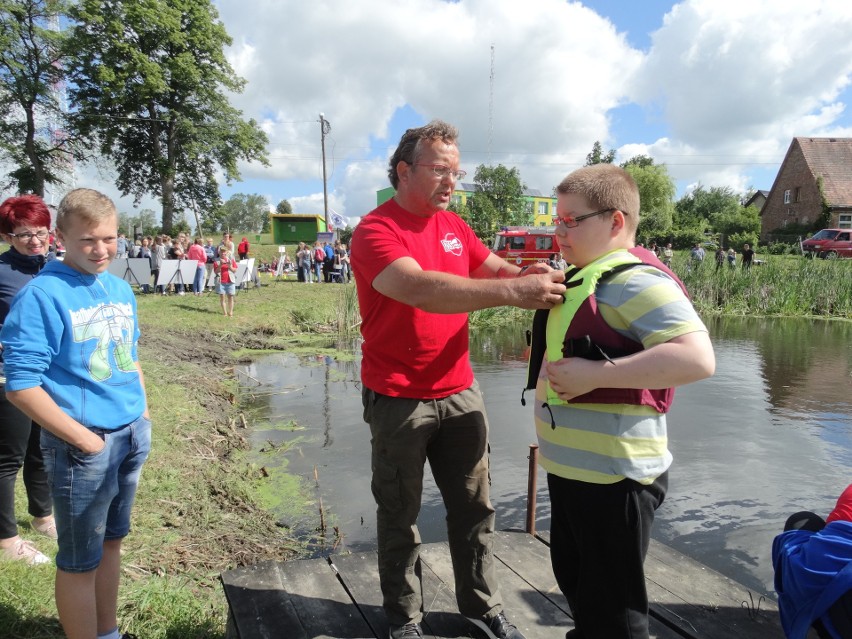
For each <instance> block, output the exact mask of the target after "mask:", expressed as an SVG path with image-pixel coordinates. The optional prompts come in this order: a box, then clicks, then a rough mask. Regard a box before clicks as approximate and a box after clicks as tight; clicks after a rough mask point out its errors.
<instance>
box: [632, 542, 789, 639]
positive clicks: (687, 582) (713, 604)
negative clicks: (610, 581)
mask: <svg viewBox="0 0 852 639" xmlns="http://www.w3.org/2000/svg"><path fill="white" fill-rule="evenodd" d="M645 577H646V581H647V583H648V597H649V600H650V601H651V604H652V609H653V610H654V612H655V614H657V615H659V617H660V618H661V619H667V620H669V621H673V622H676V623H678V625H682V623H683V620H688V625H689V627H691V628H693V629H694V633H695V634H696V635H699V636H701V637H702V638H703V637H706V638H707V639H717V638H718V639H728V638H729V637H738V638H740V639H775V638H778V639H783V637H784V632H783V630H782V629H781V624H780V619H779V617H778V607H777V604H776V603H775V601H774V600H773V599H772V598H771V597H769V596H768V595H764V594H763V593H751V594H749V592H750V591H749V590H748V589H746V588H745V586H743V585H741V584H739V583H737V582H736V581H734V580H732V579H729V578H728V577H725V576H724V575H722V574H721V573H718V572H716V571H715V570H712V569H710V568H708V567H707V566H704V565H703V564H700V563H698V562H697V561H694V560H692V559H690V558H689V557H687V556H686V555H683V554H682V553H679V552H678V551H676V550H674V549H673V548H670V547H668V546H666V545H664V544H661V543H659V542H656V541H653V540H652V542H651V546H650V548H649V549H648V556H647V558H646V559H645ZM761 596H762V597H763V599H761ZM758 600H760V609H759V611H756V610H755V609H756V607H757V605H758ZM743 602H748V603H747V604H746V605H743ZM752 602H753V604H752Z"/></svg>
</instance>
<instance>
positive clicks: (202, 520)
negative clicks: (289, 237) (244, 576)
mask: <svg viewBox="0 0 852 639" xmlns="http://www.w3.org/2000/svg"><path fill="white" fill-rule="evenodd" d="M347 289H354V287H344V286H337V285H329V286H326V285H300V284H297V283H295V282H285V281H279V282H271V281H270V282H269V285H268V286H264V287H263V288H260V289H257V290H250V291H248V292H246V293H241V294H240V295H238V297H237V304H236V310H235V317H233V318H227V317H224V316H223V315H221V311H220V309H219V306H218V296H214V295H212V294H208V295H205V296H203V297H200V298H199V297H194V296H192V295H187V296H168V297H163V296H155V295H148V296H140V297H139V298H138V300H139V319H140V325H141V328H142V340H141V341H140V349H139V352H140V361H141V362H142V367H143V370H144V372H145V377H146V383H147V387H148V395H149V403H150V407H151V415H152V420H153V424H154V444H153V450H152V453H151V456H150V458H149V461H148V463H147V464H146V466H145V469H144V471H143V477H142V482H141V484H140V490H139V494H138V498H137V502H136V506H135V511H134V517H133V531H132V533H131V534H130V536H129V537H128V538H127V540H126V542H125V553H124V557H123V573H122V585H121V591H120V593H121V594H120V602H119V607H120V611H119V618H120V621H121V624H122V630H124V631H127V632H133V633H135V634H137V635H138V636H139V637H145V638H146V639H160V638H164V639H193V638H199V639H200V638H201V637H206V638H210V639H213V638H220V637H223V636H224V631H225V622H226V615H227V605H226V602H225V599H224V596H223V594H222V589H221V586H220V584H219V581H218V575H219V573H220V572H221V571H223V570H225V569H228V568H231V567H234V566H237V565H243V564H251V563H255V562H258V561H262V560H269V559H276V560H281V559H286V558H289V557H292V556H294V555H297V554H298V553H299V552H300V551H301V548H300V546H299V544H298V543H297V542H296V541H295V540H293V539H291V538H289V537H288V535H287V533H286V530H285V529H283V528H279V527H277V526H276V525H275V522H274V520H273V518H272V516H271V515H270V514H269V512H268V511H267V510H266V509H265V508H264V507H263V505H262V504H261V503H260V497H259V496H260V495H262V494H263V484H264V482H265V481H266V478H265V477H264V473H263V472H262V471H261V469H259V468H257V467H255V466H252V465H249V464H247V463H246V462H244V461H243V460H242V452H241V451H243V450H244V449H245V448H246V447H247V443H246V439H245V437H244V433H245V431H244V430H243V428H242V427H241V424H242V421H243V420H242V418H241V408H240V406H239V402H238V398H236V397H235V396H236V393H237V388H236V382H235V381H234V377H233V366H234V365H235V363H237V362H238V361H239V360H240V359H241V358H242V357H244V356H245V354H246V353H249V352H256V351H258V350H293V351H295V350H310V349H311V348H313V346H311V345H312V344H318V343H319V342H320V341H322V342H327V341H328V339H329V337H332V336H334V335H336V333H337V327H338V324H339V323H343V324H345V323H347V322H348V323H350V324H353V323H356V322H357V320H353V319H352V318H351V317H348V318H347V317H346V316H345V314H342V313H341V309H343V308H345V307H346V304H345V303H342V302H341V298H342V297H344V293H345V292H346V293H348V297H349V298H350V299H354V298H353V296H352V294H351V292H347ZM350 310H351V302H350ZM22 483H23V482H20V481H19V482H18V494H17V497H18V499H17V502H18V503H17V514H18V518H19V522H20V526H21V532H22V535H23V536H24V537H26V538H28V539H31V540H32V541H33V542H34V543H36V545H37V546H38V547H39V548H40V549H41V550H42V551H43V552H45V553H47V554H48V555H50V556H52V555H53V554H54V553H55V544H53V543H51V542H50V541H48V540H45V539H44V538H41V537H36V536H34V535H33V534H32V531H31V530H30V529H29V524H28V521H29V518H28V517H27V515H26V503H25V498H24V492H23V485H22ZM293 490H295V491H298V485H297V484H296V485H295V486H294V488H293ZM0 570H2V578H0V629H2V630H0V636H2V637H4V639H6V638H10V639H11V638H16V639H17V638H20V639H42V638H44V639H48V638H49V639H53V638H58V637H62V636H63V634H62V632H61V629H60V627H59V624H58V620H57V619H56V611H55V606H54V603H53V577H54V568H53V567H52V566H51V565H47V566H37V567H29V566H24V565H20V564H17V563H12V562H4V563H3V564H0Z"/></svg>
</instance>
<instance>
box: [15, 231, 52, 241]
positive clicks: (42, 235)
mask: <svg viewBox="0 0 852 639" xmlns="http://www.w3.org/2000/svg"><path fill="white" fill-rule="evenodd" d="M6 235H8V236H9V237H16V238H18V239H19V240H21V241H22V242H29V241H30V240H31V239H33V238H34V237H37V238H38V239H39V240H40V241H42V242H43V241H44V240H46V239H47V236H48V235H50V234H49V233H48V232H47V231H38V232H37V233H6Z"/></svg>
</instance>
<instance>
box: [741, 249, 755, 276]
mask: <svg viewBox="0 0 852 639" xmlns="http://www.w3.org/2000/svg"><path fill="white" fill-rule="evenodd" d="M753 260H754V251H753V250H752V248H751V246H749V245H748V244H743V252H742V258H740V261H741V262H742V266H743V268H744V269H746V270H748V269H750V268H751V263H752V261H753Z"/></svg>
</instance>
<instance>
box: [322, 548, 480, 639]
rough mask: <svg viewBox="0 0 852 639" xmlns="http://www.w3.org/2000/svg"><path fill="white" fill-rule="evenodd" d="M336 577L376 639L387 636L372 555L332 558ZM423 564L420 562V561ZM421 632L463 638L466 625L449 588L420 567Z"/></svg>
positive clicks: (337, 556) (427, 570)
mask: <svg viewBox="0 0 852 639" xmlns="http://www.w3.org/2000/svg"><path fill="white" fill-rule="evenodd" d="M332 561H333V563H334V565H335V566H336V567H337V569H338V571H339V573H340V578H341V579H342V580H343V583H344V584H345V585H346V587H347V588H348V590H349V593H350V595H351V596H352V598H353V599H354V601H355V602H356V604H357V605H358V607H359V608H360V609H361V613H362V614H363V615H364V616H365V617H366V619H367V622H368V623H369V624H370V626H371V627H372V628H373V630H374V631H375V632H376V635H377V636H378V637H386V636H387V628H388V625H387V619H386V617H385V613H384V610H383V609H382V593H381V589H380V587H379V571H378V565H377V556H376V553H375V552H372V553H360V554H357V555H335V556H334V557H333V558H332ZM421 564H423V562H421ZM422 587H423V607H424V612H423V624H422V627H423V632H424V634H425V636H426V637H427V639H428V638H430V637H436V638H437V637H440V638H441V639H445V638H446V639H452V638H457V637H467V636H468V635H467V634H466V629H467V626H468V624H467V622H466V621H465V620H464V619H463V618H462V617H461V616H460V615H459V612H458V609H457V608H456V602H455V597H454V595H453V593H452V589H451V588H447V586H446V584H444V583H443V582H442V581H441V580H440V579H439V578H438V577H437V575H435V573H434V572H433V571H432V570H431V569H429V567H428V566H426V565H425V564H423V565H422Z"/></svg>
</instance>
